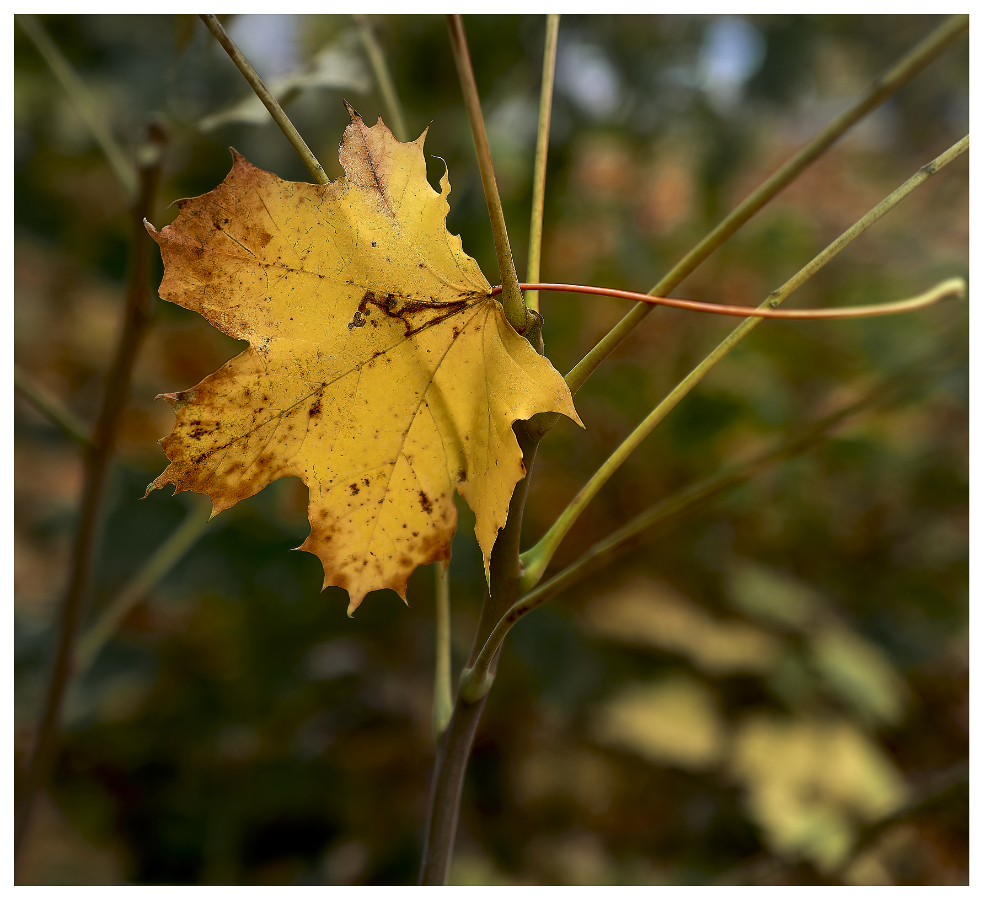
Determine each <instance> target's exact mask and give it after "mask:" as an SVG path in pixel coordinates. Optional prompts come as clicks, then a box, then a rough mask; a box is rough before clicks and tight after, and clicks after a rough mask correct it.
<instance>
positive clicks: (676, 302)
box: [491, 278, 966, 320]
mask: <svg viewBox="0 0 983 900" xmlns="http://www.w3.org/2000/svg"><path fill="white" fill-rule="evenodd" d="M519 287H521V288H522V289H523V290H528V289H530V288H535V289H536V290H537V291H561V292H563V291H566V292H569V293H573V294H594V295H598V296H602V297H619V298H621V299H623V300H637V301H638V302H639V303H651V304H652V305H653V306H670V307H672V308H674V309H688V310H690V311H691V312H702V313H714V314H716V315H718V316H736V317H738V318H747V317H748V316H749V315H751V314H752V313H754V318H756V319H799V320H801V319H862V318H870V317H873V316H890V315H896V314H897V313H904V312H912V311H913V310H916V309H925V308H926V307H928V306H933V305H934V304H936V303H938V302H939V301H940V300H945V299H947V298H949V297H959V298H962V297H963V296H965V293H966V282H965V281H963V279H962V278H949V279H947V280H946V281H943V282H941V283H940V284H938V285H936V286H935V287H934V288H932V289H931V290H928V291H926V292H925V293H924V294H919V295H918V296H917V297H909V298H908V299H907V300H896V301H894V302H893V303H871V304H867V305H864V306H837V307H833V308H829V309H768V308H767V307H766V308H761V307H760V306H759V307H751V306H727V305H725V304H723V303H707V302H705V301H703V300H680V299H679V298H677V297H653V296H652V295H651V294H639V293H636V292H635V291H622V290H618V289H617V288H605V287H595V286H594V285H586V284H547V283H543V282H535V283H533V284H527V283H525V282H522V283H520V284H519ZM499 291H501V288H500V287H494V288H492V290H491V295H492V296H495V294H496V293H497V292H499Z"/></svg>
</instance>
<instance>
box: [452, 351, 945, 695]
mask: <svg viewBox="0 0 983 900" xmlns="http://www.w3.org/2000/svg"><path fill="white" fill-rule="evenodd" d="M945 357H946V358H947V357H948V351H947V352H946V354H945ZM937 361H938V360H937V359H935V357H934V356H933V357H931V358H929V359H920V360H915V361H912V362H909V363H906V364H905V365H904V366H901V367H899V368H898V370H897V371H895V372H893V373H891V374H890V375H887V376H886V377H884V378H883V379H882V380H881V381H880V382H879V383H878V384H876V385H874V386H873V387H872V388H870V389H869V390H867V391H866V392H865V394H864V395H863V396H861V397H859V398H858V399H857V400H855V401H854V402H852V403H850V404H848V405H846V406H843V407H841V408H840V409H837V410H835V411H834V412H832V413H830V414H829V415H828V416H825V417H823V418H822V419H820V420H818V421H816V422H813V423H811V424H809V425H806V426H805V427H803V428H801V429H798V430H797V431H795V432H793V433H792V434H791V435H789V436H787V437H786V438H785V439H784V440H782V441H780V442H778V443H777V444H775V445H774V446H773V447H771V448H770V449H767V450H765V451H763V452H762V453H760V454H758V455H756V456H754V457H752V458H751V459H749V460H747V461H746V462H743V463H738V464H735V465H732V466H725V467H724V468H723V469H721V471H719V472H718V473H717V474H716V475H713V476H712V477H710V478H707V479H704V480H703V481H700V482H697V483H696V484H694V485H690V486H689V487H687V488H684V489H683V490H681V491H677V492H676V493H674V494H672V495H670V496H669V497H666V498H665V499H663V500H661V501H659V502H658V503H656V504H654V505H653V506H651V507H650V508H649V509H647V510H645V511H644V512H642V513H640V514H639V515H637V516H636V517H635V518H634V519H632V520H631V521H630V522H629V523H628V524H627V525H624V526H623V527H621V528H619V529H618V530H617V531H615V532H614V533H612V534H610V535H609V536H608V537H606V538H605V539H604V540H602V541H599V542H598V543H596V544H594V545H593V546H592V547H590V548H589V549H588V550H587V551H586V552H585V553H583V554H581V555H580V556H578V557H577V559H576V561H575V562H573V563H571V564H570V565H569V566H567V568H565V569H564V570H563V571H561V572H559V573H557V574H556V575H554V576H553V577H552V578H551V579H550V580H549V581H547V582H546V583H545V584H541V585H539V587H537V588H536V589H535V590H533V591H531V592H529V593H528V594H526V595H525V596H523V597H522V598H521V599H519V600H518V601H517V602H516V603H515V604H513V606H512V607H511V608H510V609H509V611H508V612H507V613H506V614H505V615H504V616H503V617H502V618H501V619H500V620H499V622H498V623H497V624H496V626H495V629H494V630H493V632H492V634H491V635H490V636H489V638H488V640H487V641H486V642H485V645H484V646H483V647H482V648H481V652H480V653H479V654H478V656H477V657H476V658H475V661H474V663H473V664H472V666H471V668H469V669H465V670H464V671H463V672H462V673H461V682H460V690H461V695H462V697H464V698H466V699H470V700H472V701H474V700H478V699H480V698H481V697H482V696H483V695H484V693H485V692H486V690H487V687H488V686H489V685H490V680H489V679H488V676H487V673H488V668H489V664H490V661H491V660H492V658H493V657H494V656H495V654H497V653H498V651H499V648H500V647H501V645H502V642H503V641H504V640H505V635H506V634H508V632H509V631H510V630H511V628H512V626H513V625H514V624H515V623H516V622H517V621H518V620H519V619H521V618H522V617H524V616H526V615H528V613H530V612H532V610H534V609H536V608H538V607H540V606H542V605H543V604H544V603H547V602H548V601H550V600H552V599H554V598H555V597H557V596H558V595H559V594H561V593H563V592H564V591H565V590H566V589H567V588H569V587H571V586H572V585H574V584H577V583H578V582H580V581H582V580H583V579H584V578H586V577H587V576H588V575H591V574H593V573H594V572H596V571H597V570H599V569H601V568H603V567H604V566H606V565H608V564H609V563H611V562H613V561H614V560H615V559H618V558H619V557H621V556H623V555H624V554H626V553H628V552H630V551H632V550H634V549H636V548H638V547H639V546H641V545H642V544H643V543H645V542H646V541H648V540H650V539H651V538H652V537H653V536H654V535H655V534H656V533H657V532H660V531H662V530H663V529H664V528H665V526H667V525H669V524H670V523H673V522H676V521H678V520H679V519H681V518H682V517H684V516H687V515H690V514H692V513H694V512H697V511H698V510H700V509H702V508H704V507H705V506H706V505H707V504H708V503H709V502H710V501H711V500H713V499H715V498H716V497H718V496H720V495H721V494H723V493H724V492H726V491H728V490H730V489H731V488H734V487H737V486H738V485H741V484H743V483H744V482H746V481H748V480H749V479H750V478H752V477H754V476H755V475H757V474H759V473H760V472H762V471H763V470H765V469H767V468H768V467H769V466H771V465H773V464H775V463H778V462H781V461H783V460H786V459H790V458H791V457H793V456H796V455H798V454H801V453H804V452H806V451H807V450H809V449H810V448H812V447H813V446H815V445H816V444H818V443H819V442H820V441H822V440H823V439H825V438H826V437H828V436H829V433H830V432H831V431H832V430H833V429H834V428H836V427H837V426H839V425H840V424H841V423H842V422H843V421H844V420H846V419H847V418H849V417H851V416H854V415H857V414H858V413H860V412H863V411H864V410H865V409H868V408H870V407H871V406H874V405H876V404H879V403H884V402H887V401H889V400H892V399H893V396H892V395H895V394H896V393H898V392H899V391H900V390H901V388H902V387H903V386H904V385H906V384H908V383H911V382H919V383H920V382H921V381H922V380H923V379H924V377H925V370H926V366H927V365H928V364H930V363H933V362H937Z"/></svg>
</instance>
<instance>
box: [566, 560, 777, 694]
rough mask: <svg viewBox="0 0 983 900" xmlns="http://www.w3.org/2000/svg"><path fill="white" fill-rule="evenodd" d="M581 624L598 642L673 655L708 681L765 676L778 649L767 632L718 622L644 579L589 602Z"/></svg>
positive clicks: (716, 619) (775, 640)
mask: <svg viewBox="0 0 983 900" xmlns="http://www.w3.org/2000/svg"><path fill="white" fill-rule="evenodd" d="M584 622H585V624H586V625H587V627H588V629H589V630H590V631H592V632H593V633H594V634H596V635H598V636H599V637H604V638H608V639H610V640H616V641H620V642H622V643H626V644H632V645H634V646H644V647H655V648H657V649H659V650H664V651H666V652H667V653H677V654H679V655H681V656H685V657H688V658H689V659H691V660H692V661H693V663H694V665H696V666H698V667H699V668H701V669H702V670H703V671H705V672H707V673H709V674H711V675H718V674H724V673H728V672H767V671H768V670H770V669H771V667H772V666H773V665H774V664H775V662H776V659H777V657H778V652H779V650H780V648H781V644H780V642H779V640H778V639H777V638H775V637H774V636H772V635H770V634H768V633H767V632H764V631H762V630H761V629H759V628H755V627H753V626H752V625H748V624H746V623H745V622H739V621H736V620H730V621H727V620H723V619H718V618H716V617H715V616H712V615H711V614H710V613H708V612H707V611H706V610H704V609H703V608H702V607H700V606H697V605H696V604H695V603H693V602H691V601H689V600H687V599H686V598H685V597H683V596H681V595H680V594H678V593H676V592H675V591H674V590H673V589H672V588H670V587H669V586H668V585H665V584H661V583H659V582H656V581H650V580H649V579H647V578H638V579H635V580H634V581H631V582H629V583H628V584H626V585H624V586H622V587H621V588H618V589H616V590H615V592H614V593H612V594H603V595H601V596H599V597H597V598H595V599H594V600H593V601H592V602H591V603H590V605H589V606H588V607H587V609H586V610H585V611H584Z"/></svg>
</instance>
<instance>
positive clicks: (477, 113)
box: [447, 15, 531, 334]
mask: <svg viewBox="0 0 983 900" xmlns="http://www.w3.org/2000/svg"><path fill="white" fill-rule="evenodd" d="M447 27H448V29H449V30H450V36H451V49H452V50H453V52H454V64H455V66H457V76H458V78H459V79H460V82H461V91H462V93H463V94H464V106H465V109H467V111H468V121H469V122H470V123H471V137H472V138H473V139H474V149H475V153H476V154H477V156H478V169H479V171H480V172H481V184H482V187H483V188H484V190H485V203H487V204H488V218H489V220H490V222H491V229H492V234H493V235H494V237H495V253H496V254H497V256H498V272H499V276H500V277H501V279H502V285H503V290H502V306H503V307H504V308H505V317H506V318H507V319H508V320H509V324H510V325H511V326H512V327H513V328H514V329H515V330H516V331H517V332H518V333H519V334H525V333H526V331H527V330H528V328H529V327H530V325H531V322H530V316H529V314H528V313H527V312H526V305H525V303H524V302H523V300H522V292H521V291H520V290H519V276H518V275H517V274H516V272H515V262H514V261H513V260H512V247H511V246H510V245H509V233H508V230H507V229H506V227H505V213H504V211H503V210H502V198H501V196H500V195H499V193H498V181H496V179H495V167H494V165H493V164H492V156H491V147H489V146H488V135H487V134H486V133H485V119H484V117H483V116H482V114H481V100H480V98H479V97H478V85H477V82H475V80H474V70H473V69H472V67H471V54H470V53H469V52H468V39H467V35H465V33H464V23H463V22H462V21H461V17H460V16H457V15H449V16H448V17H447Z"/></svg>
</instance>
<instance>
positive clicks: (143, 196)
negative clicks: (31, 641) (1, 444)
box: [14, 126, 166, 865]
mask: <svg viewBox="0 0 983 900" xmlns="http://www.w3.org/2000/svg"><path fill="white" fill-rule="evenodd" d="M165 143H166V136H165V134H164V132H163V130H162V129H161V128H160V127H159V126H152V127H151V128H150V131H149V139H148V146H147V148H145V152H144V153H141V156H142V160H141V169H140V191H139V196H138V197H137V200H136V202H135V203H134V207H133V211H132V245H131V248H132V249H131V254H132V255H131V265H130V277H129V285H128V288H127V292H126V311H125V314H124V316H125V318H124V322H123V330H122V333H121V335H120V339H119V344H118V346H117V348H116V356H115V359H114V360H113V364H112V366H111V368H110V370H109V372H108V374H107V376H106V387H105V393H104V395H103V402H102V409H101V410H100V413H99V419H98V421H97V423H96V428H95V434H94V437H93V443H94V449H93V451H92V453H91V454H90V455H89V457H88V460H87V466H86V473H85V487H84V490H83V494H82V503H81V508H80V510H79V525H78V531H77V532H76V536H75V547H74V550H73V554H72V571H71V575H70V577H69V583H68V589H67V590H66V592H65V599H64V601H63V603H62V607H61V611H60V613H59V618H58V629H59V630H58V644H57V649H56V651H55V659H54V664H53V666H52V672H51V678H50V681H49V684H48V690H47V693H46V695H45V700H44V708H43V711H42V713H41V720H40V724H39V726H38V731H37V736H36V738H35V742H34V747H33V750H32V752H31V755H30V760H29V762H28V765H27V770H26V774H25V776H24V781H23V784H22V786H21V790H20V795H19V796H18V797H17V798H16V806H15V819H14V854H15V865H16V863H17V861H18V860H19V858H20V856H21V852H22V850H23V847H24V836H25V835H26V833H27V827H28V824H29V823H30V818H31V812H32V810H33V807H34V802H35V800H36V798H37V795H38V792H39V791H41V790H42V789H43V787H44V785H45V784H46V783H47V780H48V776H49V774H50V771H51V768H52V765H53V763H54V758H55V752H56V750H57V745H58V721H59V716H60V713H61V707H62V701H63V700H64V697H65V689H66V687H67V686H68V683H69V680H70V678H71V675H72V666H73V658H74V645H75V635H76V632H77V631H78V626H79V622H80V621H81V619H82V612H83V610H84V608H85V601H86V599H87V595H88V592H89V585H90V581H91V575H92V568H93V563H94V560H95V557H96V551H97V548H98V544H99V538H100V533H101V513H102V506H103V500H104V496H105V487H106V481H107V478H108V475H109V469H110V464H111V462H112V458H113V453H114V450H115V447H116V435H117V432H118V430H119V424H120V421H121V419H122V416H123V412H124V410H125V409H126V406H127V403H128V401H129V395H130V378H131V375H132V372H133V365H134V363H135V362H136V358H137V353H138V352H139V349H140V344H141V342H142V340H143V337H144V335H145V333H146V331H147V328H148V326H149V325H150V322H151V318H152V316H153V311H154V304H155V296H154V292H153V291H151V290H150V289H149V278H150V266H151V259H152V257H153V254H154V253H155V252H156V248H155V247H154V245H153V244H152V243H151V242H150V241H148V240H147V238H146V232H145V230H144V226H143V220H144V219H145V218H147V217H150V216H152V215H153V211H154V204H155V201H156V197H157V185H158V182H159V180H160V171H161V162H162V158H163V150H164V145H165Z"/></svg>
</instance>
